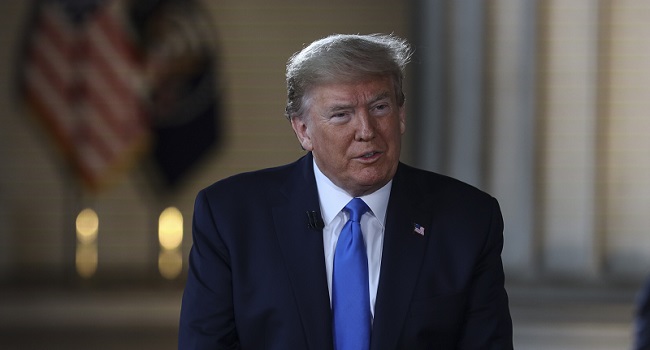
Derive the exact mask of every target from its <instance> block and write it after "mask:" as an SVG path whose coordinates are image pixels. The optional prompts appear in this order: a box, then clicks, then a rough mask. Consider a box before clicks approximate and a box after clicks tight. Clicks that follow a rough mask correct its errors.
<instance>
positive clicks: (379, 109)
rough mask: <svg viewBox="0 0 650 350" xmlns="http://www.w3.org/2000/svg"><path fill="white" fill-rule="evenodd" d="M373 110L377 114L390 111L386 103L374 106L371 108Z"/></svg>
mask: <svg viewBox="0 0 650 350" xmlns="http://www.w3.org/2000/svg"><path fill="white" fill-rule="evenodd" d="M373 109H374V110H375V111H377V112H386V111H388V110H390V105H389V104H388V103H382V104H379V105H376V106H375V107H373Z"/></svg>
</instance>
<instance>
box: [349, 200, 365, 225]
mask: <svg viewBox="0 0 650 350" xmlns="http://www.w3.org/2000/svg"><path fill="white" fill-rule="evenodd" d="M345 209H346V210H347V211H348V212H349V213H350V220H352V221H354V222H360V221H361V216H362V215H363V214H364V213H365V212H367V211H368V210H370V208H368V205H367V204H366V202H364V201H363V199H361V198H352V200H351V201H350V202H349V203H348V204H347V205H346V206H345Z"/></svg>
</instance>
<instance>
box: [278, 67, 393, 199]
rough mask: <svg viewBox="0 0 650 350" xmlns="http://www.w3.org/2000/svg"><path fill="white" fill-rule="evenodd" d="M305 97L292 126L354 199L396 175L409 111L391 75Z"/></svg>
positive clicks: (326, 88)
mask: <svg viewBox="0 0 650 350" xmlns="http://www.w3.org/2000/svg"><path fill="white" fill-rule="evenodd" d="M307 101H308V102H307V106H306V107H307V110H306V112H305V114H304V115H303V116H302V117H301V118H299V117H294V118H292V120H291V125H292V127H293V129H294V131H295V132H296V135H297V137H298V140H299V141H300V143H301V145H302V147H303V148H304V149H305V150H307V151H312V152H313V155H314V159H315V160H316V164H317V165H318V167H319V169H320V170H321V171H322V172H323V174H325V176H327V177H328V178H329V179H330V180H331V181H332V182H333V183H334V184H336V185H337V186H339V187H341V188H343V189H344V190H346V191H347V192H348V193H349V194H350V195H352V196H355V197H358V196H361V195H364V194H369V193H372V192H374V191H376V190H378V189H379V188H381V187H382V186H384V185H385V184H386V183H388V181H390V179H392V178H393V175H395V171H396V170H397V164H398V162H399V154H400V147H401V137H402V134H403V133H404V131H405V129H406V113H405V110H404V107H403V106H402V107H400V106H398V105H397V101H396V96H395V91H394V86H393V83H392V80H391V79H390V78H388V77H386V78H374V79H369V80H364V81H361V82H353V83H332V84H325V85H320V86H316V87H314V88H312V89H311V90H310V91H309V93H308V99H307Z"/></svg>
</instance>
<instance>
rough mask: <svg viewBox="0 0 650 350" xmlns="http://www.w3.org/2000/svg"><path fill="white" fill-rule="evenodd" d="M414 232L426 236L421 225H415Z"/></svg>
mask: <svg viewBox="0 0 650 350" xmlns="http://www.w3.org/2000/svg"><path fill="white" fill-rule="evenodd" d="M413 232H415V233H417V234H419V235H420V236H424V227H423V226H420V224H413Z"/></svg>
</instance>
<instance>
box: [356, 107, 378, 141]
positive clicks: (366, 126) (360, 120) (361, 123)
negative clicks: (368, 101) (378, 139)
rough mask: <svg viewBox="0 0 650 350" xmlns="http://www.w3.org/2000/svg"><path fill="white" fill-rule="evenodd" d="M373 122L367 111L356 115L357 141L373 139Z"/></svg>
mask: <svg viewBox="0 0 650 350" xmlns="http://www.w3.org/2000/svg"><path fill="white" fill-rule="evenodd" d="M375 127H376V126H375V120H374V119H373V117H372V116H371V115H370V113H369V112H368V111H367V110H365V109H364V110H361V111H359V112H358V113H357V133H356V136H357V137H356V139H357V141H368V140H372V139H373V138H374V137H375Z"/></svg>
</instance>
